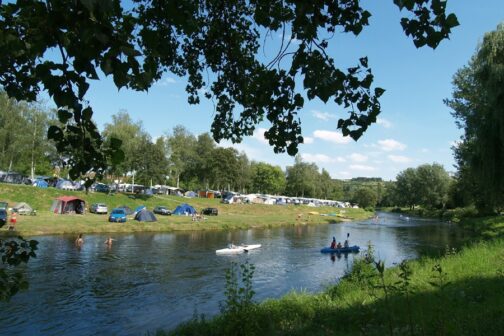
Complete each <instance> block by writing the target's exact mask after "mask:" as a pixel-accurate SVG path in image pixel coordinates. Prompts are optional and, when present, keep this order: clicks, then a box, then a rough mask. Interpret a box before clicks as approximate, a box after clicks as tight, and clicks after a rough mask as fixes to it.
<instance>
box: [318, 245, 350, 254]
mask: <svg viewBox="0 0 504 336" xmlns="http://www.w3.org/2000/svg"><path fill="white" fill-rule="evenodd" d="M359 250H360V247H359V246H357V245H354V246H349V247H342V248H330V247H324V248H323V249H322V250H320V252H322V253H351V252H359Z"/></svg>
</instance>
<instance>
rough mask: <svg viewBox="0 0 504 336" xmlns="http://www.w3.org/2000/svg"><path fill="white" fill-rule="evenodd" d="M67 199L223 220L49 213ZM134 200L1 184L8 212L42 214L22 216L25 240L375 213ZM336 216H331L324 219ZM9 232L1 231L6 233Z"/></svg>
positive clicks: (314, 220) (263, 224) (254, 225)
mask: <svg viewBox="0 0 504 336" xmlns="http://www.w3.org/2000/svg"><path fill="white" fill-rule="evenodd" d="M63 195H69V196H78V197H80V198H82V199H84V200H85V201H86V204H87V205H88V206H89V205H91V204H92V203H105V204H106V205H107V206H108V209H109V211H111V210H112V209H113V208H114V207H118V206H122V205H127V206H129V207H130V208H131V209H135V208H136V207H138V206H140V205H145V206H146V207H147V208H148V209H149V210H152V209H153V208H154V207H155V206H156V205H164V206H166V207H168V208H169V209H172V210H174V209H175V208H176V207H177V206H178V205H179V204H181V203H188V204H190V205H192V206H193V207H194V208H195V209H196V211H198V212H200V211H201V210H202V209H203V208H207V207H214V208H217V209H218V210H219V215H218V216H206V219H205V220H204V221H200V222H193V221H192V220H191V217H186V216H160V215H157V218H158V221H157V222H153V223H140V222H137V221H134V220H132V218H129V219H128V222H126V223H108V222H107V218H108V217H107V216H105V215H95V214H91V213H86V214H85V215H56V214H53V213H51V212H50V207H51V204H52V201H53V200H54V199H55V198H56V197H58V196H63ZM132 197H133V196H131V195H125V194H115V195H107V194H103V193H89V194H86V193H85V192H83V191H62V190H58V189H54V188H47V189H41V188H36V187H32V186H24V185H11V184H0V201H7V202H9V207H12V206H14V205H15V204H16V203H18V202H26V203H28V204H30V205H31V206H32V207H33V208H34V209H36V210H37V215H36V216H18V224H17V233H21V234H23V235H44V234H63V233H80V232H82V233H92V232H142V231H180V230H233V229H245V228H260V227H277V226H292V225H307V224H322V223H328V222H333V223H334V222H340V221H345V220H355V219H364V218H368V217H370V216H371V215H372V214H371V213H370V212H367V211H364V210H362V209H336V208H332V207H320V208H310V207H307V206H294V205H286V206H280V205H264V204H222V203H220V200H219V199H206V198H184V197H178V196H153V197H149V198H145V197H144V198H132ZM321 214H331V215H332V216H321ZM5 230H6V228H5V227H4V228H3V229H2V231H5Z"/></svg>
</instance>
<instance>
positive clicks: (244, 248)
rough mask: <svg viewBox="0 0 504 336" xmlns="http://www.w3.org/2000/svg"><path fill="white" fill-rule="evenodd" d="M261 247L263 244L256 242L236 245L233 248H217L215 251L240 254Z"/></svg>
mask: <svg viewBox="0 0 504 336" xmlns="http://www.w3.org/2000/svg"><path fill="white" fill-rule="evenodd" d="M259 247H261V244H255V245H236V246H234V247H232V248H229V247H227V248H224V249H220V250H216V251H215V253H217V254H238V253H243V252H248V251H250V250H254V249H257V248H259Z"/></svg>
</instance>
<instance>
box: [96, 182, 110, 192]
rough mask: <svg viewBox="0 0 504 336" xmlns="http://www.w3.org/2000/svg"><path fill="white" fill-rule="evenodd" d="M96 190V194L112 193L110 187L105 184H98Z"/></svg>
mask: <svg viewBox="0 0 504 336" xmlns="http://www.w3.org/2000/svg"><path fill="white" fill-rule="evenodd" d="M94 189H95V191H96V192H101V193H106V194H108V193H109V191H110V188H109V186H108V185H106V184H103V183H97V184H96V186H95V188H94Z"/></svg>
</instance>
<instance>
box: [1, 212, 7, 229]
mask: <svg viewBox="0 0 504 336" xmlns="http://www.w3.org/2000/svg"><path fill="white" fill-rule="evenodd" d="M6 223H7V211H6V210H5V209H0V228H1V227H2V226H4V225H5V224H6Z"/></svg>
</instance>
